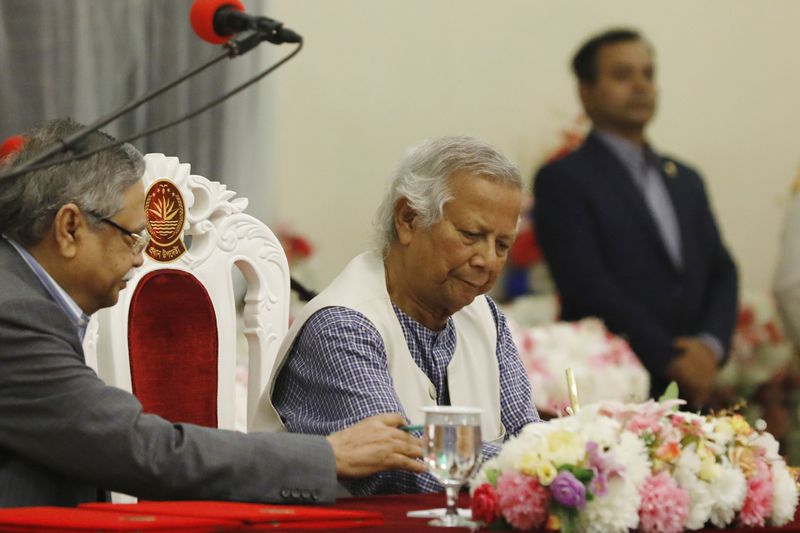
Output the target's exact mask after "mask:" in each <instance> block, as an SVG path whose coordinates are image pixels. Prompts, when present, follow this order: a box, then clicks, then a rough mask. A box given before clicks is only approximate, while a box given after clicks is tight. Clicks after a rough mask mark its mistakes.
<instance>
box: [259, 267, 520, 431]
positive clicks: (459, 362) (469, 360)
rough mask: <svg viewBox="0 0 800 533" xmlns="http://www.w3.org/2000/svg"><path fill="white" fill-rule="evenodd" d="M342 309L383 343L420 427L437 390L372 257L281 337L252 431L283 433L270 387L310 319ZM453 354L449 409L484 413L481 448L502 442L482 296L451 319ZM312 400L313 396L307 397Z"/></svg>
mask: <svg viewBox="0 0 800 533" xmlns="http://www.w3.org/2000/svg"><path fill="white" fill-rule="evenodd" d="M332 306H337V307H347V308H350V309H353V310H355V311H358V312H359V313H361V314H363V315H364V316H365V317H367V319H368V320H369V321H370V322H372V324H373V325H374V326H375V328H376V329H377V330H378V332H379V333H380V335H381V337H382V338H383V343H384V346H385V348H386V355H387V362H388V367H389V373H390V375H391V376H392V380H393V382H394V386H395V391H396V392H397V396H398V397H399V398H400V403H401V404H402V406H403V409H404V411H405V414H406V416H407V417H408V418H409V419H410V420H411V423H412V424H417V423H423V422H424V416H423V413H422V412H421V411H420V409H421V408H422V407H425V406H432V405H436V388H435V386H434V385H433V383H431V381H430V380H429V379H428V377H427V376H426V375H425V373H424V372H423V371H422V370H420V368H419V367H418V366H417V364H416V363H415V362H414V358H413V357H412V356H411V353H410V352H409V351H408V345H407V344H406V339H405V336H404V335H403V330H402V328H401V327H400V322H399V321H398V320H397V315H396V314H395V312H394V309H393V308H392V302H391V300H390V299H389V293H388V291H387V289H386V277H385V273H384V267H383V261H382V259H381V257H380V256H379V255H378V254H377V253H374V252H365V253H363V254H361V255H359V256H357V257H355V258H354V259H353V260H352V261H350V263H349V264H348V265H347V266H346V267H345V269H344V270H343V271H342V273H341V274H339V276H338V277H337V278H336V279H335V280H334V281H333V283H331V284H330V286H328V288H327V289H325V290H324V291H323V292H322V293H321V294H320V295H319V296H317V297H316V298H314V299H313V300H311V302H309V303H308V305H306V306H305V307H304V308H303V310H302V311H301V313H300V315H299V316H298V317H297V319H296V320H295V321H294V323H293V324H292V327H291V328H290V329H289V332H288V333H287V334H286V338H284V340H283V343H282V344H281V347H280V349H279V350H278V355H277V358H276V360H275V364H274V366H273V368H272V374H271V376H270V380H269V383H268V384H267V388H266V389H265V391H264V393H263V394H262V396H261V400H260V401H259V405H258V408H257V410H256V413H255V417H254V421H253V426H252V427H253V428H254V429H256V430H269V431H285V427H284V426H283V422H282V421H281V419H280V416H279V415H278V413H277V411H276V410H275V408H274V407H273V406H272V393H273V389H274V388H275V381H276V379H277V376H278V375H279V374H280V371H281V369H282V368H283V365H284V363H285V362H286V355H287V354H288V353H289V351H290V350H291V347H292V345H293V344H294V341H295V338H296V337H297V334H298V333H299V332H300V330H301V328H302V327H303V324H305V322H306V320H308V319H309V318H310V317H311V315H313V314H314V313H316V312H317V311H319V310H320V309H324V308H326V307H332ZM453 324H454V326H455V332H456V348H455V352H454V353H453V358H452V359H451V361H450V364H449V365H448V366H447V383H448V386H449V390H450V403H451V404H452V405H457V406H472V407H480V408H481V409H483V414H482V415H481V435H482V439H483V441H484V442H486V441H490V442H502V441H503V439H504V437H505V428H504V427H503V424H502V422H501V418H500V370H499V367H498V363H497V355H496V354H497V325H496V324H495V321H494V316H493V315H492V311H491V309H490V308H489V303H488V301H487V300H486V297H485V296H479V297H477V298H475V300H474V301H473V302H472V303H471V304H470V305H468V306H466V307H464V308H463V309H461V310H460V311H458V312H457V313H456V314H454V315H453ZM309 393H311V394H313V391H309Z"/></svg>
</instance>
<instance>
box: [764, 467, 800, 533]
mask: <svg viewBox="0 0 800 533" xmlns="http://www.w3.org/2000/svg"><path fill="white" fill-rule="evenodd" d="M771 466H772V516H771V517H770V521H771V522H772V524H773V525H775V526H782V525H784V524H787V523H789V522H790V521H791V520H792V519H793V518H794V511H795V508H796V507H797V483H795V480H794V479H792V474H791V473H790V472H789V469H788V468H786V463H784V462H783V461H782V460H780V459H779V460H777V461H774V462H773V463H772V465H771Z"/></svg>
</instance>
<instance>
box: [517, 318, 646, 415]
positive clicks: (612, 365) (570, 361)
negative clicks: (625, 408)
mask: <svg viewBox="0 0 800 533" xmlns="http://www.w3.org/2000/svg"><path fill="white" fill-rule="evenodd" d="M509 329H510V330H511V336H512V337H513V339H514V343H515V344H516V346H517V350H518V351H519V355H520V358H521V359H522V362H523V364H524V365H525V369H526V371H527V373H528V378H529V379H530V381H531V386H532V388H533V391H534V394H533V396H534V401H535V402H536V408H537V409H539V411H540V412H541V413H542V414H547V415H551V416H555V415H558V414H560V413H563V412H564V408H565V407H566V406H567V405H569V396H568V394H567V388H566V386H565V383H564V379H563V377H564V371H565V370H566V369H567V368H573V369H574V373H575V381H576V384H577V386H578V390H580V391H581V399H582V400H583V401H584V402H586V403H594V402H598V401H601V400H619V401H625V402H638V401H642V400H644V399H645V398H647V397H648V395H649V393H650V376H649V374H648V373H647V370H645V368H644V367H643V366H642V364H641V362H639V359H637V358H636V355H634V353H633V351H632V350H631V348H630V346H629V345H628V343H627V342H626V341H625V340H624V339H622V338H621V337H617V336H615V335H612V334H611V333H609V332H608V330H607V329H606V328H605V326H604V325H603V323H602V322H601V321H600V320H598V319H596V318H586V319H583V320H580V321H578V322H557V323H553V324H547V325H543V326H537V327H533V328H526V327H522V326H520V325H518V324H516V323H514V322H513V321H511V320H509Z"/></svg>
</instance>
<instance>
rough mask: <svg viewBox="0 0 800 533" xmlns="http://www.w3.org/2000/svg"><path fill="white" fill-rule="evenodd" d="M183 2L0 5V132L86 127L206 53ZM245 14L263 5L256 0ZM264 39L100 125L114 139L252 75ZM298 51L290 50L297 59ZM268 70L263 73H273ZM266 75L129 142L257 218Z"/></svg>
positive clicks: (264, 164) (263, 184)
mask: <svg viewBox="0 0 800 533" xmlns="http://www.w3.org/2000/svg"><path fill="white" fill-rule="evenodd" d="M191 5H192V1H191V0H169V1H165V0H115V1H113V2H112V1H106V0H0V24H1V25H2V26H0V139H4V138H5V137H7V136H9V135H13V134H15V133H19V132H22V131H24V130H26V129H27V128H29V127H30V126H31V125H33V124H35V123H37V122H41V121H42V120H46V119H50V118H56V117H63V116H71V117H73V118H75V119H76V120H78V121H79V122H82V123H89V122H93V121H95V120H96V119H98V118H99V117H101V116H103V115H105V114H107V113H109V112H110V111H113V110H115V109H117V108H118V107H120V106H122V105H123V104H125V103H127V102H129V101H130V100H132V99H134V98H135V97H137V96H140V95H142V94H144V93H145V92H147V91H148V90H151V89H153V88H155V87H158V86H160V85H161V84H163V83H164V82H166V81H168V80H171V79H172V78H173V77H174V76H175V75H177V74H179V73H182V72H184V71H185V70H187V69H189V68H191V67H194V66H197V65H198V64H200V63H202V62H204V61H205V60H207V59H209V58H211V57H213V56H214V55H216V54H218V53H219V51H220V49H219V47H217V46H214V45H211V44H208V43H205V42H203V41H201V40H200V39H199V38H198V37H197V36H195V35H194V33H193V31H192V29H191V26H190V25H189V9H190V7H191ZM247 8H248V11H250V12H253V13H263V14H267V12H266V0H251V1H249V2H248V3H247ZM271 46H272V45H270V44H268V43H265V44H262V45H261V46H260V47H258V48H256V49H255V50H253V51H251V52H249V53H248V54H246V55H244V56H242V57H239V58H235V59H233V60H225V61H223V62H221V63H218V64H217V65H215V66H214V67H212V68H211V69H210V70H209V71H206V72H205V73H203V74H201V75H200V76H197V77H195V78H193V79H192V80H190V81H189V82H185V83H184V84H182V85H180V86H178V87H177V88H176V89H173V90H171V91H170V92H168V93H166V94H164V95H162V96H160V97H159V98H157V99H156V100H155V101H154V102H151V103H149V104H146V105H145V106H143V107H141V108H139V109H138V110H136V111H135V112H132V113H130V114H129V115H127V116H125V117H122V118H121V119H119V120H117V121H116V122H114V123H112V124H110V125H109V126H107V127H106V128H105V129H106V130H107V131H108V132H109V133H111V134H113V135H115V136H118V137H124V136H128V135H130V134H132V133H134V132H138V131H141V130H143V129H146V128H149V127H152V126H154V125H157V124H160V123H162V122H165V121H168V120H171V119H172V118H174V117H176V116H178V115H181V114H183V113H185V112H187V111H189V110H192V109H195V108H197V107H199V106H200V105H202V104H204V103H206V102H207V101H208V100H210V99H211V98H213V97H214V96H216V95H219V94H221V93H222V92H224V91H225V90H226V89H229V88H232V87H234V86H235V85H238V84H239V83H240V82H242V81H244V80H245V79H249V78H250V77H252V76H254V75H255V74H256V73H258V72H260V71H261V70H263V69H264V68H265V67H266V66H267V65H268V64H269V63H271V62H272V61H275V60H276V59H279V58H280V57H282V55H283V54H285V53H288V52H290V51H291V49H290V48H289V47H288V45H287V46H284V47H282V48H281V49H280V50H279V53H276V52H275V51H273V50H272V49H271V48H269V47H271ZM300 58H302V54H301V55H300ZM280 74H281V70H280V69H279V70H277V71H276V72H275V73H274V74H272V75H271V76H279V75H280ZM270 85H271V82H270V81H269V77H268V78H267V79H266V80H263V81H261V82H259V83H258V84H256V85H255V86H253V87H251V88H249V89H248V90H246V91H244V92H243V93H240V94H238V95H236V96H235V97H233V98H232V99H230V100H228V101H227V102H225V103H224V104H222V105H220V106H218V107H216V108H214V109H212V110H210V111H207V112H206V113H204V114H202V115H200V116H198V117H196V118H194V119H192V120H190V121H188V122H186V123H184V124H181V125H179V126H177V127H174V128H171V129H169V130H166V131H164V132H161V133H157V134H155V135H151V136H148V137H145V138H143V139H140V140H138V141H135V142H134V143H133V144H134V145H136V147H137V148H139V150H141V151H142V152H145V153H146V152H162V153H165V154H167V155H174V156H177V157H179V158H180V159H181V161H185V162H189V163H191V164H192V172H193V173H196V174H201V175H203V176H206V177H207V178H209V179H213V180H218V181H222V182H224V183H226V184H227V185H228V186H229V188H230V189H233V190H235V191H236V192H238V193H239V194H240V195H241V196H246V197H248V198H249V199H250V208H249V209H248V212H250V213H251V214H253V215H255V216H256V217H258V218H260V219H262V220H265V219H267V217H268V215H269V211H270V209H269V197H270V196H271V195H270V191H269V188H268V185H269V180H268V176H269V175H270V165H271V163H272V159H273V158H272V157H271V156H272V153H271V146H272V144H273V142H272V136H271V131H272V127H271V124H272V115H273V112H272V111H273V108H272V102H273V96H272V92H273V91H272V89H271V87H270Z"/></svg>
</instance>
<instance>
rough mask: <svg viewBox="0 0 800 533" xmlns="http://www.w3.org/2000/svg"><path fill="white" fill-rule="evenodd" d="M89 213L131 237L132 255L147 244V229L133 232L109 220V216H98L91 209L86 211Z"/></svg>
mask: <svg viewBox="0 0 800 533" xmlns="http://www.w3.org/2000/svg"><path fill="white" fill-rule="evenodd" d="M88 213H89V214H90V215H92V216H93V217H95V218H96V219H98V220H99V221H100V222H105V223H106V224H108V225H109V226H111V227H113V228H115V229H117V230H118V231H119V232H120V233H122V234H123V235H127V236H128V237H130V238H131V245H130V246H131V252H132V253H133V255H138V254H140V253H141V252H142V250H144V249H145V248H146V247H147V245H148V244H149V243H150V234H149V233H148V232H147V229H143V230H142V232H141V233H134V232H132V231H131V230H129V229H127V228H124V227H122V226H120V225H119V224H117V223H116V222H114V221H113V220H111V219H110V218H105V217H103V216H100V215H99V214H98V213H93V212H91V211H89V212H88Z"/></svg>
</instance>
